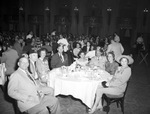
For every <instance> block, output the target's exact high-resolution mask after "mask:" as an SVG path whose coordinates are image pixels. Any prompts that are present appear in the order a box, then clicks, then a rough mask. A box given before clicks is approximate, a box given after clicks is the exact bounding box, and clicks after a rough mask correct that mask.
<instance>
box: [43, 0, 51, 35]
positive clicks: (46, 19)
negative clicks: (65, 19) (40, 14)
mask: <svg viewBox="0 0 150 114" xmlns="http://www.w3.org/2000/svg"><path fill="white" fill-rule="evenodd" d="M49 32H50V4H49V0H45V1H44V34H46V33H49Z"/></svg>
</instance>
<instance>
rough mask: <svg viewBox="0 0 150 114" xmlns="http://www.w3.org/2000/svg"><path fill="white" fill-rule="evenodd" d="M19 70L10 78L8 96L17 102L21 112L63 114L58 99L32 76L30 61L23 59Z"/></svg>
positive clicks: (19, 63) (29, 113) (19, 64)
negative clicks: (29, 68)
mask: <svg viewBox="0 0 150 114" xmlns="http://www.w3.org/2000/svg"><path fill="white" fill-rule="evenodd" d="M18 66H19V68H18V69H17V70H16V71H15V72H14V73H13V74H12V75H11V76H10V80H9V83H8V95H9V96H10V97H12V98H14V99H16V100H17V104H18V107H19V109H20V111H21V112H27V113H28V114H49V111H48V109H50V112H51V114H61V112H60V105H59V101H58V99H57V98H55V97H54V96H52V95H51V94H52V91H51V90H50V89H45V87H43V86H40V85H39V84H38V83H36V81H35V80H34V78H32V76H31V75H30V73H29V72H28V70H27V68H28V66H29V61H28V59H27V58H26V57H22V58H20V59H19V62H18Z"/></svg>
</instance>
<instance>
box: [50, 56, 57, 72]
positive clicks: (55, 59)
mask: <svg viewBox="0 0 150 114" xmlns="http://www.w3.org/2000/svg"><path fill="white" fill-rule="evenodd" d="M57 60H58V59H57V57H56V56H55V55H53V56H52V59H51V68H52V69H53V68H56V64H57V62H58V61H57Z"/></svg>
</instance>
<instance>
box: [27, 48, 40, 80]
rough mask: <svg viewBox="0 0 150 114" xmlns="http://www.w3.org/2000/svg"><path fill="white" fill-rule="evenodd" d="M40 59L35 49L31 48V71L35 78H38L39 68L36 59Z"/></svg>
mask: <svg viewBox="0 0 150 114" xmlns="http://www.w3.org/2000/svg"><path fill="white" fill-rule="evenodd" d="M37 59H38V54H37V52H36V51H35V50H33V49H31V50H30V52H29V67H28V69H29V72H30V73H31V74H32V76H33V78H34V79H35V80H36V79H38V78H39V77H38V74H37V68H36V65H35V64H36V61H37Z"/></svg>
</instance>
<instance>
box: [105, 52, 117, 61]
mask: <svg viewBox="0 0 150 114" xmlns="http://www.w3.org/2000/svg"><path fill="white" fill-rule="evenodd" d="M109 54H111V55H112V57H113V60H115V54H114V52H113V51H110V52H108V53H107V55H106V57H107V60H108V55H109Z"/></svg>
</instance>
